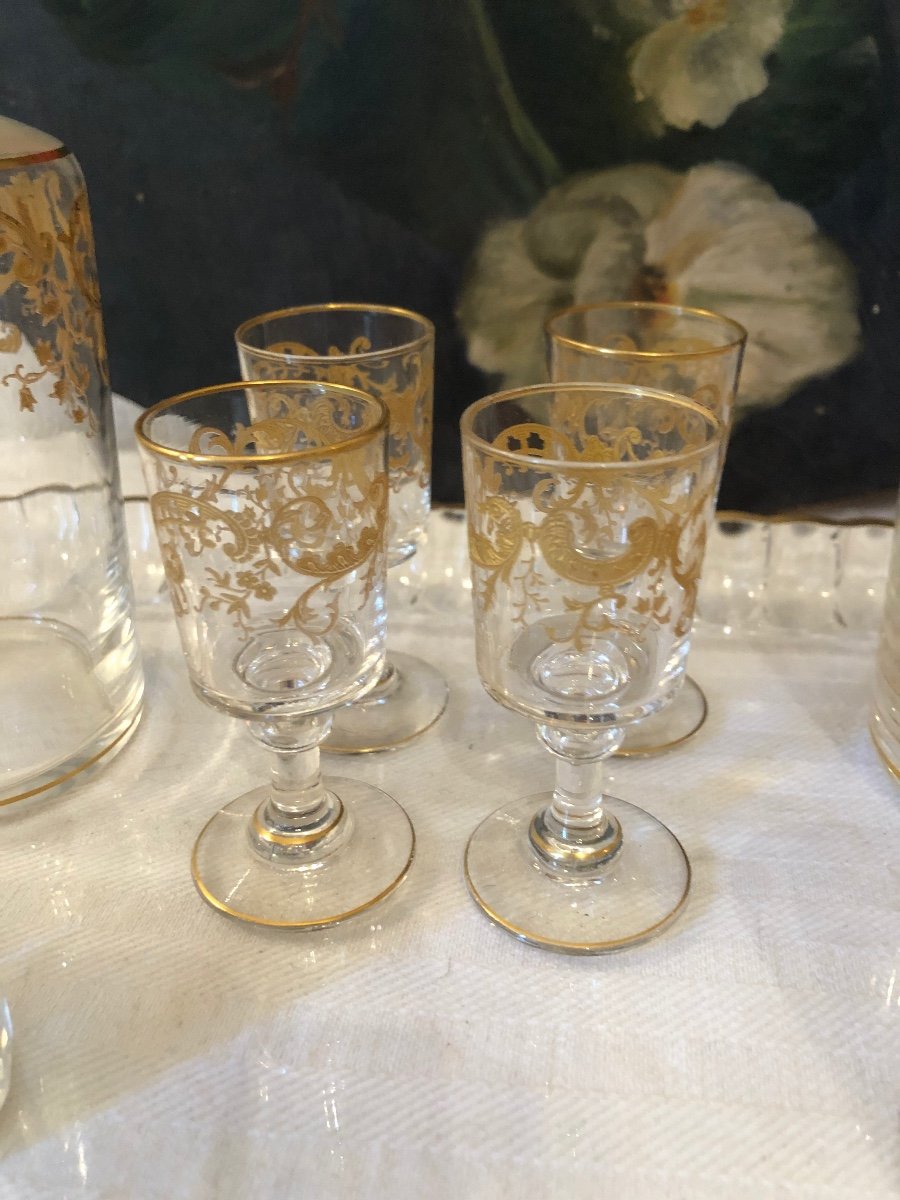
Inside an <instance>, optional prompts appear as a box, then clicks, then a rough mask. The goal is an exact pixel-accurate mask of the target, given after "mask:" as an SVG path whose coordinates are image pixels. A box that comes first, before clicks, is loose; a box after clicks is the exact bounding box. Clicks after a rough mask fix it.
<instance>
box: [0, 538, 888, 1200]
mask: <svg viewBox="0 0 900 1200" xmlns="http://www.w3.org/2000/svg"><path fill="white" fill-rule="evenodd" d="M436 532H437V533H439V536H434V535H433V536H432V545H431V548H430V550H429V553H430V554H437V555H438V558H437V559H436V560H435V566H436V569H435V570H433V571H432V572H430V574H429V581H428V583H427V584H426V586H425V587H424V589H423V592H422V595H421V597H420V600H419V603H417V604H416V605H415V606H414V607H412V608H409V609H408V610H406V611H405V612H403V613H402V614H401V615H400V616H397V617H395V619H394V621H393V622H392V627H391V640H392V644H394V645H395V646H396V647H397V648H399V649H404V650H410V651H414V652H418V653H420V654H422V655H424V656H426V657H428V658H430V659H431V661H432V662H434V663H435V664H437V665H439V666H440V667H441V669H442V670H443V671H444V672H445V673H446V676H447V678H448V680H449V682H450V686H451V693H450V703H449V707H448V710H447V712H446V714H445V715H444V717H443V718H442V720H441V721H440V722H439V723H438V725H437V726H435V728H434V729H433V730H432V731H430V732H429V733H427V734H426V735H424V736H423V737H421V738H419V739H418V740H417V741H415V742H414V743H412V744H410V745H409V746H407V747H404V748H402V749H400V750H397V751H396V752H394V753H391V754H381V755H374V756H364V757H361V758H354V759H350V758H335V757H331V756H328V757H326V759H325V765H326V768H327V770H328V771H330V772H331V773H332V774H335V775H347V776H351V777H356V778H362V779H366V780H369V781H371V782H373V783H375V784H376V785H377V786H379V787H382V788H384V789H385V790H386V791H389V792H390V793H391V794H392V795H393V796H395V797H396V798H397V799H398V800H399V801H400V802H401V803H402V804H403V805H404V806H405V807H406V809H407V811H408V812H409V814H410V816H411V818H412V820H413V822H414V824H415V828H416V834H417V847H416V858H415V861H414V863H413V867H412V870H411V873H410V876H409V878H408V879H407V881H406V882H405V883H404V884H403V886H402V887H401V888H400V889H399V890H398V892H397V893H396V894H395V895H394V896H393V897H391V898H390V899H389V900H388V901H387V902H385V903H384V904H383V905H382V906H380V907H378V908H376V909H373V910H371V911H370V912H368V913H366V914H363V915H362V916H361V917H360V918H358V919H356V920H355V921H352V922H348V923H346V924H344V925H340V926H337V927H335V928H333V929H329V930H323V931H319V932H313V933H303V932H291V931H282V930H273V929H259V928H255V927H252V926H248V925H242V924H240V923H239V922H235V921H231V920H229V919H228V918H226V917H224V916H222V915H221V914H219V913H217V912H214V911H213V910H212V909H210V908H209V907H207V906H206V905H205V904H204V903H203V901H202V900H201V899H200V897H199V896H198V895H197V893H196V892H195V890H194V887H193V884H192V882H191V877H190V869H189V860H190V852H191V847H192V844H193V841H194V839H195V837H196V835H197V833H198V831H199V829H200V827H201V826H202V825H203V824H204V822H205V821H206V820H207V818H208V817H209V815H210V814H211V813H212V812H213V811H214V810H215V809H216V807H217V806H218V805H219V804H220V803H222V802H224V801H227V800H229V799H231V798H232V797H234V796H236V795H238V794H239V793H240V792H242V791H243V790H245V789H247V788H249V787H250V786H251V785H253V784H255V783H257V782H259V780H260V778H261V777H262V774H263V772H265V770H266V762H265V755H264V753H263V751H262V750H261V749H260V748H259V747H258V746H257V745H256V744H255V743H254V742H253V741H252V739H251V738H250V737H249V735H248V734H247V733H246V731H245V730H244V729H243V728H242V727H241V725H240V723H239V722H238V721H235V720H230V719H228V718H226V717H224V716H220V715H218V714H216V713H215V712H213V711H212V710H211V709H209V708H207V707H205V706H204V705H203V704H202V703H201V702H200V701H199V700H198V699H196V698H195V697H194V696H193V694H192V693H191V691H190V688H189V685H188V682H187V677H186V672H185V668H184V664H183V662H182V659H181V655H180V652H179V648H178V641H177V636H176V631H175V628H174V624H173V621H172V618H171V614H170V612H169V610H168V607H167V606H166V605H156V606H155V607H154V606H144V608H143V609H142V613H141V618H140V634H141V639H142V643H143V649H144V655H145V662H146V669H147V686H148V693H147V710H146V713H145V715H144V719H143V722H142V725H141V727H140V728H139V730H138V732H137V734H136V736H135V738H134V740H133V741H132V742H131V744H130V745H128V746H127V747H126V748H125V750H123V751H122V753H121V755H120V756H119V757H118V758H116V759H115V760H114V761H112V762H111V763H110V764H109V765H108V766H107V767H106V769H105V770H104V771H102V773H99V774H97V775H96V776H95V777H94V778H92V779H91V780H89V781H88V782H86V783H84V784H83V785H82V786H80V787H78V788H77V789H75V790H72V791H71V792H69V793H68V794H63V795H61V796H56V797H49V798H45V799H43V800H42V801H41V802H40V803H32V804H29V805H27V806H26V805H18V806H13V807H12V808H11V809H8V810H6V811H5V813H2V814H0V855H2V869H3V909H2V911H3V920H2V923H0V978H2V979H3V981H4V985H5V987H6V989H7V994H8V997H9V1000H10V1005H11V1008H12V1011H13V1013H14V1016H15V1021H16V1072H15V1078H14V1080H13V1086H12V1090H11V1092H10V1095H9V1098H8V1100H7V1103H6V1106H5V1107H4V1109H3V1111H2V1113H0V1200H61V1198H62V1197H66V1198H68V1197H76V1196H77V1197H79V1198H80V1197H91V1198H97V1200H119V1198H127V1200H175V1198H181V1197H184V1198H190V1200H205V1198H210V1200H230V1198H234V1200H238V1198H240V1200H244V1198H255V1197H261V1198H269V1197H272V1198H275V1197H278V1198H279V1200H280V1198H281V1197H301V1198H306V1197H310V1198H315V1200H332V1198H334V1200H353V1198H356V1197H364V1198H373V1200H374V1198H381V1197H391V1198H400V1200H407V1198H409V1200H413V1198H415V1200H420V1198H426V1197H427V1198H428V1200H490V1198H493V1197H506V1196H509V1197H524V1198H532V1197H533V1198H536V1200H543V1198H548V1200H549V1198H554V1197H566V1198H567V1200H582V1198H583V1200H597V1198H598V1197H599V1198H600V1200H605V1198H610V1197H612V1198H620V1197H621V1198H622V1200H651V1198H652V1200H724V1198H727V1200H789V1198H790V1200H856V1198H860V1200H862V1198H863V1197H866V1198H871V1200H875V1198H878V1200H886V1198H888V1197H898V1196H900V1144H898V1132H897V1107H898V1105H897V1101H898V1093H900V1036H898V1034H900V1028H898V1025H900V1022H898V1018H900V978H898V976H900V948H898V947H900V936H898V935H900V868H898V852H897V849H898V841H900V806H898V790H897V784H896V782H895V781H894V780H893V779H892V778H891V777H890V776H889V775H888V774H887V772H886V771H885V770H884V769H883V768H882V766H881V765H880V763H879V762H878V761H877V759H876V756H875V752H874V750H873V748H872V746H871V743H870V741H869V738H868V734H867V732H866V728H865V726H866V719H867V712H868V703H869V687H870V679H871V675H872V656H873V652H874V643H873V641H872V639H871V637H869V638H866V637H862V636H855V637H849V638H847V639H846V640H841V639H840V638H838V637H834V636H831V637H819V638H812V637H810V636H807V635H805V634H804V633H803V632H802V630H793V631H792V630H785V631H783V632H782V633H781V634H779V635H771V636H768V635H767V636H764V637H756V638H742V637H740V636H736V635H734V634H733V635H732V636H731V637H724V636H716V635H715V634H713V633H710V632H706V633H701V635H700V637H699V639H698V642H697V645H696V646H695V649H694V651H693V652H692V656H691V672H692V674H693V675H694V676H695V677H696V678H697V679H698V680H699V681H700V682H701V683H702V685H703V687H704V689H705V690H706V693H707V695H708V698H709V703H710V716H709V720H708V722H707V725H706V726H705V728H704V729H703V731H702V732H701V734H700V735H699V736H698V737H697V738H696V739H694V741H692V742H691V743H689V744H688V745H686V746H685V747H683V748H681V749H678V750H676V751H673V752H671V753H669V754H666V755H663V756H660V757H658V758H655V759H646V760H642V761H628V762H621V761H619V762H615V763H613V764H611V766H610V770H609V790H610V791H611V792H613V793H615V794H617V795H620V796H622V797H623V798H624V799H627V800H630V801H633V802H635V803H637V804H641V805H644V806H646V807H647V808H649V809H650V810H651V811H652V812H654V813H655V814H656V815H657V816H659V817H660V818H661V819H662V820H663V821H665V822H666V823H667V824H668V825H670V827H671V828H672V829H673V830H674V831H675V832H676V833H677V835H678V836H679V838H680V839H681V841H682V842H683V844H684V846H685V848H686V849H687V852H688V854H689V856H690V859H691V862H692V865H693V870H694V881H693V890H692V893H691V898H690V900H689V903H688V906H687V909H686V911H685V913H684V914H683V916H682V917H681V918H680V919H679V921H678V922H677V923H676V924H675V925H674V926H673V927H672V928H671V930H670V931H669V932H667V933H666V934H664V935H663V936H662V937H661V938H659V939H658V940H657V941H654V942H651V943H649V944H647V945H645V946H640V947H637V948H633V949H630V950H627V951H625V952H621V953H618V954H615V955H611V956H607V957H603V958H583V959H577V958H565V957H561V956H558V955H555V954H551V953H548V952H545V951H541V950H538V949H535V948H533V947H530V946H526V945H522V944H520V943H518V942H517V941H515V940H514V939H513V938H511V937H510V936H509V935H508V934H506V933H505V932H503V931H502V930H500V929H497V928H495V927H494V926H493V925H492V924H491V923H490V922H489V921H488V920H487V919H486V918H485V917H484V916H483V914H482V913H481V912H480V911H479V910H478V909H477V908H476V906H475V905H474V903H473V902H472V901H471V900H470V898H469V896H468V895H467V893H466V889H465V885H464V882H463V876H462V854H463V848H464V846H465V842H466V839H467V837H468V835H469V833H470V832H471V831H472V829H473V828H474V827H475V825H476V824H477V823H478V822H479V821H480V820H481V819H482V817H484V816H485V815H486V814H487V813H488V812H489V811H491V809H493V808H494V807H496V806H497V805H498V804H499V803H500V802H501V801H502V800H503V799H504V798H509V797H511V796H517V795H520V794H526V793H531V792H534V791H536V790H538V789H540V788H543V787H549V786H550V785H551V781H552V774H553V772H552V762H551V760H550V757H549V755H547V754H545V753H543V752H542V751H541V749H540V747H539V746H538V744H537V742H536V740H535V738H534V735H533V732H532V729H531V728H530V725H529V722H528V721H526V720H525V719H524V718H521V717H518V716H516V715H514V714H512V713H510V712H507V711H506V710H504V709H502V708H501V707H499V706H498V705H496V704H495V703H493V702H492V701H491V700H490V699H489V698H488V697H487V695H485V694H484V692H483V691H482V688H481V685H480V683H479V681H478V678H477V675H476V673H475V668H474V659H473V649H472V632H471V614H470V611H469V608H468V604H467V596H466V594H465V589H464V587H462V586H461V585H460V583H459V569H458V568H459V563H460V562H461V561H462V559H463V557H464V551H463V527H462V525H461V523H459V522H457V521H453V520H452V519H450V518H446V517H445V518H441V519H440V521H439V523H438V525H437V526H436ZM443 564H446V572H448V573H447V574H444V570H445V568H444V565H443ZM442 575H443V582H444V587H443V590H434V589H435V588H437V587H438V584H437V583H436V582H435V578H437V579H438V580H440V578H441V577H442Z"/></svg>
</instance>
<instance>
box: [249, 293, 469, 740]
mask: <svg viewBox="0 0 900 1200" xmlns="http://www.w3.org/2000/svg"><path fill="white" fill-rule="evenodd" d="M235 340H236V342H237V349H238V358H239V360H240V366H241V375H242V377H243V378H244V379H317V380H321V381H327V382H330V383H337V384H345V385H349V386H351V387H357V388H360V389H362V391H364V392H367V393H369V394H370V395H372V396H376V397H377V398H378V399H379V400H381V401H382V402H383V403H384V404H385V405H386V406H387V409H388V412H389V413H390V438H389V451H388V463H389V468H390V470H389V477H390V492H391V497H390V510H389V524H388V564H389V566H398V565H399V564H400V563H402V562H404V561H405V560H407V559H408V558H410V557H411V556H412V555H413V554H415V552H416V547H417V545H418V543H419V541H420V539H421V537H422V535H423V533H424V530H425V523H426V520H427V518H428V512H429V508H430V504H431V426H432V407H433V395H434V327H433V325H432V324H431V322H430V321H428V320H426V318H425V317H421V316H419V315H418V313H414V312H409V311H407V310H406V309H402V308H389V307H384V306H379V305H369V304H321V305H311V306H307V307H303V308H286V309H281V310H279V311H277V312H271V313H265V314H263V315H262V316H259V317H254V318H252V319H251V320H249V321H245V322H244V324H243V325H241V326H240V327H239V328H238V330H237V331H236V334H235ZM446 704H447V685H446V683H445V682H444V679H443V677H442V676H441V674H440V673H439V672H438V671H437V670H436V669H435V668H434V667H433V666H431V664H430V663H426V662H424V661H423V660H422V659H420V658H416V657H414V656H413V655H410V654H400V653H398V652H396V651H391V652H390V654H389V657H388V659H387V661H386V663H385V668H384V671H383V674H382V677H381V679H380V680H379V682H378V686H377V687H376V688H375V689H373V691H372V692H371V693H370V694H369V695H368V696H367V697H366V699H365V700H363V701H362V702H360V703H358V704H355V705H353V706H352V707H348V708H346V709H344V710H342V711H341V712H339V713H336V714H335V719H334V723H333V727H332V732H331V734H330V735H329V737H328V738H327V740H326V743H325V745H326V749H328V750H330V751H332V752H337V753H363V752H366V751H371V750H387V749H391V748H393V747H395V746H400V745H403V744H404V743H405V742H408V741H410V740H411V739H412V738H414V737H417V736H418V735H419V734H420V733H423V732H424V731H425V730H426V729H429V728H430V727H431V726H432V725H433V724H434V723H435V721H437V719H438V717H440V715H441V713H442V712H443V711H444V708H445V707H446Z"/></svg>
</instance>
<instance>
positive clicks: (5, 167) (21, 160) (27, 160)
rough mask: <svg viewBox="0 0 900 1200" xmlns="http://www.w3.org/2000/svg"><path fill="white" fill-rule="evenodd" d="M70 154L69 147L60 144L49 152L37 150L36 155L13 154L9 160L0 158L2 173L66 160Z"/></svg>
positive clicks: (52, 147)
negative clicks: (58, 159) (56, 160)
mask: <svg viewBox="0 0 900 1200" xmlns="http://www.w3.org/2000/svg"><path fill="white" fill-rule="evenodd" d="M69 153H70V151H69V147H68V146H64V145H63V144H62V142H60V144H59V145H58V146H51V147H50V149H49V150H36V151H35V152H34V154H13V155H11V156H10V157H9V158H0V171H10V170H12V169H13V168H14V167H34V166H37V165H38V164H39V163H45V162H53V160H54V159H57V158H65V157H66V156H67V155H68V154H69Z"/></svg>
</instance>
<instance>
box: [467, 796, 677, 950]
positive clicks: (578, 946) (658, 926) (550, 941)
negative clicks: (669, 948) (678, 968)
mask: <svg viewBox="0 0 900 1200" xmlns="http://www.w3.org/2000/svg"><path fill="white" fill-rule="evenodd" d="M493 815H494V814H493V813H491V814H490V816H487V817H485V821H490V820H491V818H492V817H493ZM654 820H656V818H654ZM484 823H485V822H484V821H482V822H481V823H480V824H479V825H477V826H476V827H475V829H474V830H473V831H472V835H471V837H470V838H469V841H468V842H467V843H466V853H465V856H464V858H463V873H464V875H465V878H466V886H467V887H468V889H469V894H470V895H471V897H472V899H473V900H474V901H475V903H476V904H477V905H478V907H479V908H480V909H481V910H482V912H483V913H484V914H485V915H486V916H488V917H490V919H491V920H492V921H493V922H494V924H495V925H499V926H500V928H501V929H505V930H506V931H507V932H508V933H511V934H513V935H514V936H515V937H517V938H520V939H521V940H522V941H525V942H529V943H530V944H531V945H532V946H546V947H547V948H548V949H551V950H562V951H565V952H568V953H569V954H597V953H598V952H602V951H604V950H617V949H619V948H620V947H622V946H633V945H635V944H636V943H638V944H639V943H640V942H643V941H646V940H647V939H648V938H651V937H653V935H654V934H657V933H661V932H662V930H663V929H665V928H666V926H667V925H670V924H671V923H672V922H673V921H674V920H675V918H676V917H677V916H678V915H679V914H680V913H681V911H682V909H683V908H684V906H685V904H686V903H687V898H688V895H689V893H690V890H691V860H690V859H689V858H688V856H687V853H686V851H685V849H684V846H682V844H681V842H680V840H679V839H678V838H677V837H676V836H675V834H674V833H672V830H671V829H669V827H668V826H667V825H663V826H662V827H663V829H665V830H666V832H667V833H668V834H669V835H670V836H671V838H672V840H673V841H674V842H675V844H676V845H677V846H678V849H679V850H680V851H681V853H682V855H683V856H684V865H685V881H684V891H683V892H682V893H681V897H680V899H679V901H678V903H677V904H676V905H675V907H674V908H673V909H672V911H671V912H668V913H666V915H665V916H664V917H662V918H661V919H660V920H659V921H656V922H655V923H654V924H653V925H648V927H647V928H646V929H644V930H642V931H641V933H639V934H638V935H637V936H636V937H635V936H632V937H624V938H613V939H611V940H610V941H605V942H564V941H562V940H558V939H556V938H546V937H543V936H542V935H541V934H539V933H534V932H533V931H531V930H529V929H525V928H523V927H522V926H519V925H515V924H513V922H511V921H507V920H506V919H505V918H504V917H501V916H500V914H499V913H497V912H495V911H494V910H493V909H492V908H491V907H490V905H489V904H487V903H486V902H485V900H484V898H483V897H482V896H481V895H480V893H479V892H478V891H477V889H476V888H475V885H474V884H473V882H472V878H471V876H470V875H469V846H470V845H471V843H472V840H473V838H474V837H475V835H476V834H477V833H478V830H479V829H480V828H481V826H482V825H483V824H484ZM657 823H658V824H660V825H661V824H662V822H659V821H658V822H657Z"/></svg>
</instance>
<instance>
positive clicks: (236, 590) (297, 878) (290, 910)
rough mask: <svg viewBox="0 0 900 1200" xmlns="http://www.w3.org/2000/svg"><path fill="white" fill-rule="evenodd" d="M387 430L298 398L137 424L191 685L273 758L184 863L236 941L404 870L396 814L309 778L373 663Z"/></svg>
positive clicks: (234, 389)
mask: <svg viewBox="0 0 900 1200" xmlns="http://www.w3.org/2000/svg"><path fill="white" fill-rule="evenodd" d="M260 413H264V415H263V416H260ZM387 423H388V417H387V410H386V409H385V407H384V405H383V404H382V403H381V402H380V401H378V400H376V399H374V398H373V397H371V396H368V395H366V394H365V393H363V392H360V391H358V390H354V389H352V388H346V387H338V386H333V385H330V384H322V383H315V382H297V383H290V382H281V383H277V384H272V383H246V384H228V385H223V386H220V387H213V388H205V389H202V390H201V391H196V392H188V393H186V394H184V395H181V396H176V397H174V398H173V399H170V400H164V401H163V402H162V403H160V404H157V405H155V406H154V407H153V408H151V409H148V411H147V412H145V413H144V414H143V415H142V416H141V417H140V419H139V420H138V422H137V427H136V432H137V437H138V443H139V445H140V449H141V457H142V462H143V467H144V473H145V476H146V480H147V490H148V494H149V496H150V507H151V511H152V514H153V521H154V524H155V527H156V533H157V537H158V540H159V544H160V549H161V551H162V559H163V564H164V566H165V571H166V578H167V581H168V585H169V591H170V595H171V599H172V604H173V607H174V609H175V615H176V618H177V623H178V631H179V634H180V636H181V643H182V648H183V650H184V655H185V658H186V660H187V667H188V673H189V675H190V679H191V683H192V685H193V687H194V690H195V691H196V692H197V694H198V695H199V696H200V698H201V699H203V700H205V701H206V703H208V704H210V705H212V706H213V707H214V708H216V709H218V710H219V711H221V712H224V713H227V714H229V715H231V716H235V717H240V718H241V719H242V720H244V721H246V722H247V724H248V726H249V729H250V732H251V734H253V736H254V737H255V738H256V739H257V741H259V742H260V743H261V744H262V745H263V746H265V747H266V749H267V750H269V751H270V753H271V778H270V779H269V781H268V782H265V783H261V785H260V786H259V787H256V788H254V789H253V790H252V791H249V792H247V793H246V795H243V796H240V797H239V798H238V799H236V800H232V801H231V802H230V803H229V804H226V805H225V807H224V808H223V809H222V810H221V811H220V812H218V813H217V814H216V815H215V816H214V817H213V818H212V820H211V821H210V822H209V823H208V824H207V826H206V828H205V829H204V830H203V832H202V833H201V835H200V837H199V839H198V841H197V844H196V846H195V848H194V855H193V863H192V866H193V875H194V880H195V882H196V884H197V887H198V889H199V890H200V892H201V894H202V895H203V896H204V897H205V899H206V900H208V901H209V903H210V904H212V905H213V906H215V907H216V908H218V909H221V910H222V911H223V912H226V913H230V914H231V915H232V916H235V917H240V918H243V919H244V920H246V921H253V922H256V923H258V924H262V925H288V926H308V927H313V926H319V925H330V924H333V923H334V922H336V921H340V920H342V919H343V918H344V917H349V916H352V915H353V914H354V913H357V912H359V911H361V910H362V909H365V908H367V907H369V906H370V905H372V904H374V903H375V902H376V901H378V900H380V899H381V898H382V897H384V896H386V895H387V894H388V893H389V892H390V891H392V890H393V889H394V888H395V887H396V886H397V884H398V883H399V882H400V881H401V879H403V877H404V876H405V874H406V872H407V870H408V868H409V865H410V862H411V860H412V854H413V845H414V839H413V831H412V826H411V825H410V822H409V818H408V817H407V816H406V813H405V812H404V811H403V809H402V808H400V806H399V805H398V804H397V803H395V801H394V800H392V799H391V798H390V797H389V796H387V795H385V794H384V792H381V791H379V790H378V789H377V788H374V787H371V786H370V785H369V784H365V783H361V782H360V781H359V780H349V779H335V778H331V777H329V778H326V779H323V778H322V775H321V772H320V768H319V744H320V743H321V741H322V739H323V738H324V737H325V736H326V734H327V733H328V728H329V725H330V723H331V714H332V712H333V711H334V710H335V709H336V708H337V707H338V706H340V705H342V704H345V703H347V702H348V701H350V700H353V699H355V698H357V697H359V696H361V695H363V694H364V693H365V692H366V691H367V690H368V689H370V688H372V687H373V686H374V685H375V684H376V683H377V681H378V678H379V676H380V674H381V669H382V666H383V662H384V632H385V616H384V576H385V559H386V555H385V527H386V522H387V497H388V482H387V473H386V443H387Z"/></svg>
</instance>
